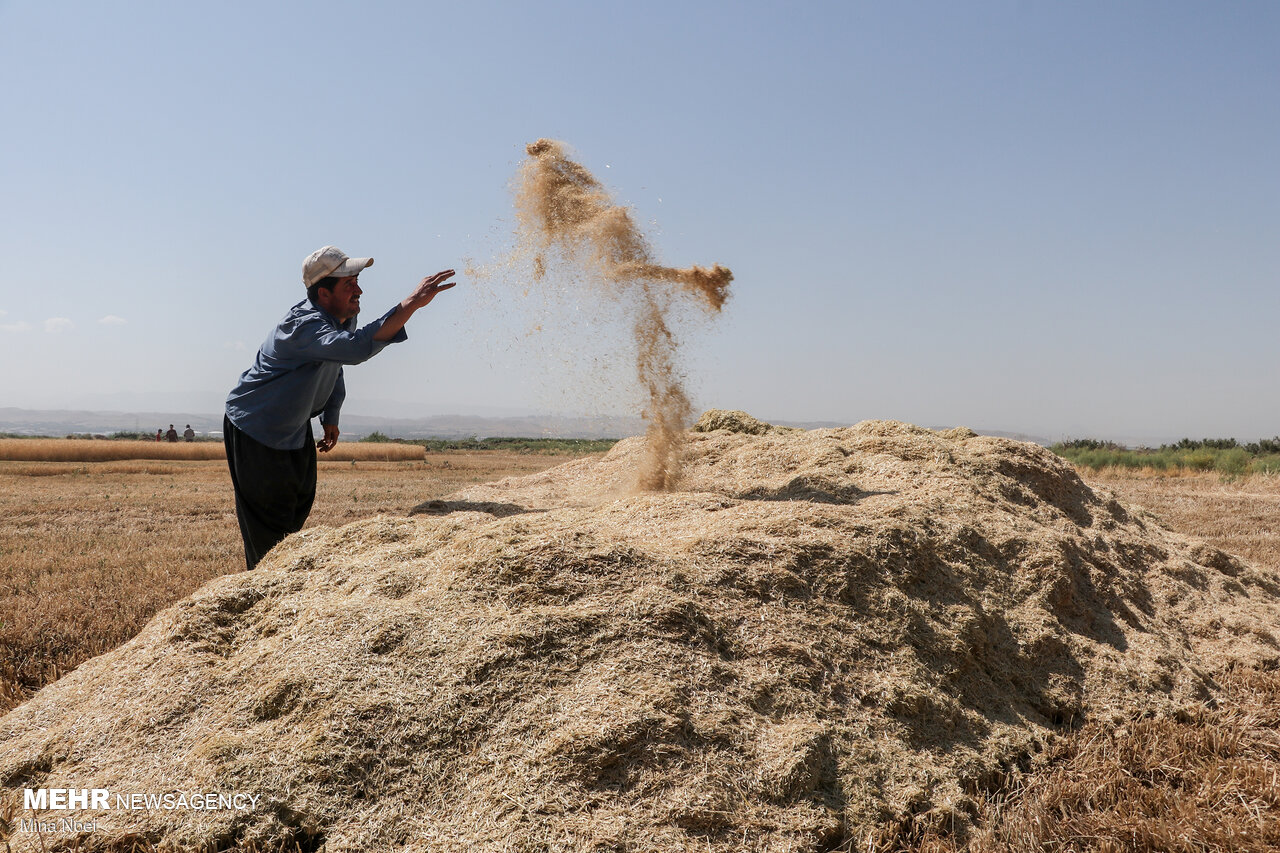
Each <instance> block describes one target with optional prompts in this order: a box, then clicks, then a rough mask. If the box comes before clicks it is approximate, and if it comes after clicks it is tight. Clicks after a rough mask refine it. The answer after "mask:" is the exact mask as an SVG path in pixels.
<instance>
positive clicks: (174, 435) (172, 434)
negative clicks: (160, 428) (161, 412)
mask: <svg viewBox="0 0 1280 853" xmlns="http://www.w3.org/2000/svg"><path fill="white" fill-rule="evenodd" d="M164 437H165V440H166V441H168V442H170V443H173V442H175V441H177V440H178V431H177V430H176V429H174V428H173V424H169V431H168V432H166V433H165V434H164Z"/></svg>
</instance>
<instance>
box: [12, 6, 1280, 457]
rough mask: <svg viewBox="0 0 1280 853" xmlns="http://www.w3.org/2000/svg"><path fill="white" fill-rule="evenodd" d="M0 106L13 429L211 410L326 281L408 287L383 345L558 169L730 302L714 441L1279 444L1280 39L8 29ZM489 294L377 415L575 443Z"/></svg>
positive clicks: (301, 19) (1065, 15) (1104, 26)
mask: <svg viewBox="0 0 1280 853" xmlns="http://www.w3.org/2000/svg"><path fill="white" fill-rule="evenodd" d="M0 92H3V104H2V106H3V110H2V113H0V115H2V116H3V117H2V118H0V122H2V125H3V133H2V134H0V155H2V156H0V187H3V189H2V190H0V253H2V254H3V257H4V269H3V276H2V277H0V289H2V290H0V292H3V294H4V298H3V300H0V359H3V363H4V365H5V366H6V368H7V369H5V370H4V371H3V372H2V373H0V406H4V405H12V406H20V407H26V408H51V407H59V408H116V409H137V408H146V409H152V410H155V409H157V408H159V409H161V410H163V409H164V407H165V406H171V407H174V408H179V409H180V410H183V411H208V412H211V413H213V412H217V411H220V410H221V407H222V400H223V398H224V397H225V395H226V392H227V391H228V390H229V389H230V387H231V386H232V385H233V384H234V382H235V380H236V377H237V376H238V375H239V373H240V372H241V371H242V370H244V369H245V368H246V367H247V366H248V365H249V363H250V362H251V360H252V356H253V351H254V350H255V349H256V348H257V346H258V344H259V343H260V342H261V341H262V339H263V338H264V337H265V335H266V333H267V332H268V330H269V329H270V327H271V326H272V324H273V323H274V322H275V320H277V319H278V318H279V317H280V316H281V315H283V313H284V312H285V311H286V310H287V308H288V307H289V306H290V305H291V304H292V303H293V302H295V301H297V300H298V299H300V298H302V296H303V293H302V290H303V288H302V285H301V282H300V267H301V262H302V260H303V258H304V257H305V256H306V255H307V254H308V253H310V252H311V251H312V250H313V249H316V248H318V247H320V246H321V245H324V244H326V243H332V244H335V245H338V246H339V247H341V248H343V249H344V250H346V251H347V252H349V253H351V254H353V255H372V256H373V257H375V258H376V259H377V263H376V265H375V266H374V267H373V268H371V269H369V270H368V271H367V272H366V273H365V274H364V275H363V276H362V278H361V281H362V284H363V286H364V289H365V298H364V304H365V313H364V315H363V316H364V317H365V318H366V319H372V317H373V316H376V314H380V313H382V311H383V310H385V309H386V308H389V307H390V306H391V305H393V304H394V303H395V302H397V301H399V299H400V298H401V297H403V296H404V295H406V294H407V293H408V292H409V290H411V289H412V286H413V285H414V283H416V281H417V280H418V279H419V278H420V277H422V276H423V275H426V274H428V273H431V272H434V271H436V270H439V269H444V268H447V267H456V268H458V269H460V270H461V269H462V268H463V266H464V265H465V264H466V263H467V261H468V259H470V260H473V261H478V262H483V261H485V260H487V259H488V258H489V257H491V256H492V255H493V254H494V253H495V252H497V251H499V250H500V249H501V247H502V246H503V243H504V240H505V239H506V237H507V235H508V234H509V233H510V229H511V220H512V207H511V196H510V188H509V184H510V181H511V179H512V176H513V174H514V172H515V170H516V168H517V167H518V165H519V162H520V160H521V159H522V157H523V147H524V144H525V143H527V142H530V141H532V140H534V139H537V138H539V137H543V136H548V137H553V138H557V139H561V140H564V141H566V142H568V143H569V144H570V145H571V146H573V149H574V150H575V152H576V154H577V157H578V159H579V160H580V161H581V162H582V163H583V164H584V165H586V166H587V167H588V168H590V169H591V170H592V171H593V172H594V173H595V174H596V175H597V176H598V177H599V178H600V179H601V180H602V181H603V182H605V184H606V185H607V186H608V187H609V188H610V189H611V190H612V191H613V192H614V193H615V194H616V196H617V198H618V200H619V201H620V202H621V203H623V204H626V205H628V206H630V207H631V208H632V209H633V211H634V213H635V216H636V219H637V220H638V221H640V222H643V223H646V225H647V227H648V229H649V231H648V233H649V236H650V239H651V241H652V242H653V244H654V247H655V249H656V251H657V253H658V255H659V256H660V257H661V259H662V260H663V261H665V262H668V263H671V264H673V265H678V266H684V265H687V264H692V263H698V264H711V263H721V264H724V265H726V266H728V267H730V268H732V269H733V270H734V273H735V276H736V279H735V282H734V285H733V295H732V299H731V302H730V304H729V305H728V306H727V307H726V309H725V311H724V313H723V315H721V316H720V317H718V318H716V319H715V320H714V321H713V322H710V323H694V324H689V325H687V326H684V327H682V329H681V334H682V337H683V339H684V341H685V346H684V349H683V357H684V369H685V372H686V373H687V376H688V387H689V390H690V392H691V396H692V397H693V398H694V402H695V406H696V407H697V408H699V409H700V408H705V407H710V406H716V407H721V408H739V409H745V410H747V411H750V412H751V413H752V414H755V415H757V416H758V417H762V418H766V419H790V420H829V421H842V422H848V423H852V422H856V421H858V420H862V419H865V418H894V419H900V420H906V421H911V422H914V423H919V424H924V425H930V426H949V425H956V424H965V425H969V426H972V427H974V428H977V429H1003V430H1015V431H1024V432H1029V433H1033V434H1036V435H1041V436H1046V437H1049V438H1058V437H1067V436H1072V437H1078V436H1085V435H1088V436H1096V437H1109V438H1133V437H1137V438H1143V437H1178V436H1182V435H1192V436H1196V437H1199V436H1235V437H1237V438H1239V439H1241V440H1248V439H1254V438H1259V437H1270V436H1273V435H1276V434H1277V433H1280V383H1278V382H1277V369H1276V365H1277V363H1278V362H1280V335H1278V334H1277V327H1278V325H1280V323H1278V320H1280V286H1278V285H1280V97H1278V96H1277V92H1280V4H1276V3H1272V2H1262V1H1261V0H1259V2H1252V3H1246V2H1222V3H1203V2H1195V3H1191V2H1167V0H1161V2H1110V0H1108V2H1082V3H1070V4H1064V3H1048V2H972V3H955V2H950V0H946V2H912V3H897V2H879V3H865V2H850V1H849V0H846V2H830V3H822V2H812V3H780V2H770V3H763V2H750V0H747V2H743V0H735V2H689V0H681V2H665V0H664V2H646V3H615V2H602V0H594V2H557V1H556V0H548V2H539V3H515V2H511V3H492V2H468V3H452V4H437V3H431V4H428V3H416V2H376V0H373V2H367V1H366V2H361V3H335V2H306V3H304V2H260V0H259V2H222V3H202V4H194V3H175V2H172V0H165V1H164V2H127V1H126V2H120V3H99V2H59V3H47V2H6V0H0ZM493 288H494V286H493V285H492V284H484V283H482V282H471V281H468V279H467V277H466V276H460V284H459V286H458V287H457V288H455V289H454V290H452V291H449V292H448V293H445V294H442V295H441V296H440V297H439V298H438V299H437V300H436V302H435V303H434V304H432V305H431V306H429V307H428V308H427V309H425V310H424V311H423V312H421V313H419V315H418V316H416V317H415V318H414V319H413V320H412V322H411V323H410V326H409V333H410V340H409V341H408V342H406V343H404V344H401V345H397V346H395V347H392V348H390V349H388V350H387V351H386V352H384V353H383V354H381V355H379V356H378V357H377V358H375V359H374V360H372V361H371V362H369V363H367V364H365V365H361V366H359V367H355V368H352V369H350V370H349V371H348V374H347V384H348V388H349V396H348V403H347V407H346V411H348V412H352V411H357V412H360V413H362V414H369V415H389V416H394V415H407V414H430V413H450V412H456V413H479V414H485V413H494V412H524V411H545V410H549V409H552V408H556V407H557V406H562V402H561V401H563V400H564V399H566V397H565V396H564V395H558V394H557V393H556V387H555V386H556V385H557V384H558V383H569V384H572V383H573V382H574V381H577V380H575V379H574V378H573V377H574V374H575V372H578V371H575V370H572V369H569V370H566V369H564V365H563V363H564V362H565V361H572V355H573V353H572V352H571V351H570V352H568V353H563V352H562V353H561V358H559V359H557V358H554V357H548V356H549V353H548V350H549V349H554V348H555V347H551V348H549V347H548V346H546V345H542V346H538V345H531V346H526V342H527V341H528V340H529V338H530V332H529V329H528V328H527V326H528V316H529V314H528V312H525V311H524V310H523V309H522V308H520V307H519V305H518V304H517V302H518V300H519V299H520V298H521V297H520V296H519V292H518V288H516V289H511V290H509V291H502V290H494V289H493ZM560 348H561V349H563V347H560ZM570 349H571V348H570ZM624 350H625V341H620V343H619V352H623V351H624ZM571 396H572V395H570V397H571ZM579 399H584V398H582V397H581V395H579ZM615 404H616V401H615V402H608V403H606V402H602V403H599V405H600V406H602V407H608V406H611V405H615ZM584 405H593V404H592V403H586V404H584Z"/></svg>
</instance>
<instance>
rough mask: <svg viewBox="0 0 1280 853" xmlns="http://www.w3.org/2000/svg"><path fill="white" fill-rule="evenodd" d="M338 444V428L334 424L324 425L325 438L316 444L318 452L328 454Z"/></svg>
mask: <svg viewBox="0 0 1280 853" xmlns="http://www.w3.org/2000/svg"><path fill="white" fill-rule="evenodd" d="M337 443H338V428H337V427H336V426H334V425H333V424H325V425H324V438H322V439H320V440H319V441H317V442H316V450H319V451H320V452H321V453H328V452H329V451H330V450H333V446H334V445H335V444H337Z"/></svg>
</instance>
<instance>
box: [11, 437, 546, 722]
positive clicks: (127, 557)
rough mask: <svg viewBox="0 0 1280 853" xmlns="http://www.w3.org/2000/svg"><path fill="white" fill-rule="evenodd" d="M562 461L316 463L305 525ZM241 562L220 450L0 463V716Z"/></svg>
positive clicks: (476, 457)
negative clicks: (217, 456) (208, 457)
mask: <svg viewBox="0 0 1280 853" xmlns="http://www.w3.org/2000/svg"><path fill="white" fill-rule="evenodd" d="M109 443H110V442H97V444H109ZM175 446H176V447H181V446H182V445H175ZM218 449H219V450H220V449H221V447H220V446H219V447H218ZM568 458H571V457H568V456H554V455H526V454H515V453H503V452H497V451H486V452H478V453H465V452H449V453H432V454H428V455H427V457H426V459H425V461H423V462H364V461H357V462H351V461H345V462H321V463H320V477H319V480H320V482H319V487H318V490H317V495H316V504H315V508H314V510H313V511H312V513H311V519H310V521H309V522H308V524H309V525H315V524H325V525H340V524H345V523H347V522H349V521H352V520H353V519H356V518H363V517H366V516H370V515H376V514H378V513H386V514H389V515H405V514H407V513H408V511H409V510H410V509H411V508H412V507H414V506H415V505H417V504H419V503H421V502H422V501H424V500H428V499H431V498H438V497H443V496H445V495H447V494H449V493H451V492H453V491H455V490H457V489H459V488H462V487H464V486H468V485H471V484H473V483H480V482H486V481H489V480H493V479H496V478H499V477H503V476H508V475H513V474H529V473H533V472H535V471H541V470H543V469H545V468H549V467H551V466H553V465H557V464H560V463H561V462H563V461H565V460H566V459H568ZM243 568H244V552H243V551H242V550H241V544H240V533H239V528H238V527H237V525H236V517H235V504H234V501H233V498H232V493H231V481H230V478H229V477H228V475H227V468H226V463H225V462H223V461H221V460H217V461H180V460H164V461H111V462H0V713H3V712H4V711H7V710H8V709H9V708H12V707H13V706H15V705H17V704H18V703H19V702H21V701H22V700H23V699H25V698H26V697H27V696H29V695H31V694H32V693H33V692H34V691H35V690H37V689H39V688H40V687H41V686H43V685H45V684H47V683H49V682H50V681H53V680H55V679H57V678H58V677H59V676H60V675H61V674H62V673H64V672H66V671H68V670H69V669H72V668H74V667H75V666H77V665H78V664H79V663H81V662H82V661H84V660H86V659H88V658H90V657H93V656H95V655H98V654H101V653H102V652H104V651H106V650H108V649H111V648H114V647H116V646H118V645H119V644H120V643H122V642H124V641H125V640H127V639H129V638H130V637H132V636H133V635H134V634H136V633H137V632H138V630H139V629H140V628H141V627H142V626H143V625H144V624H146V622H147V620H148V619H150V618H151V616H152V615H153V614H155V613H156V611H158V610H160V609H162V608H164V607H167V606H168V605H170V604H172V603H173V602H175V601H178V600H180V599H182V598H185V597H186V596H188V595H190V594H191V593H192V592H193V591H194V590H195V589H197V588H198V587H200V586H201V585H203V584H204V583H205V582H206V581H208V580H210V579H211V578H214V577H217V576H218V575H222V574H226V573H227V572H234V571H240V570H242V569H243Z"/></svg>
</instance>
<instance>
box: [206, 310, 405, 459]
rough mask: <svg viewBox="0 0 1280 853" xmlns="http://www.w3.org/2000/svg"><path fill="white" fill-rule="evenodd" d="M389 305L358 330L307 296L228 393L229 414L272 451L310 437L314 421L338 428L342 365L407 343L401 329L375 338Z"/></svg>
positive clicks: (344, 389)
mask: <svg viewBox="0 0 1280 853" xmlns="http://www.w3.org/2000/svg"><path fill="white" fill-rule="evenodd" d="M395 310H396V309H395V308H392V309H391V310H390V311H388V312H387V313H386V314H383V315H382V316H381V317H379V318H378V319H377V320H374V321H373V322H372V323H370V324H369V325H367V326H365V327H364V328H362V329H357V328H356V318H355V317H352V318H351V319H349V320H347V321H346V322H345V323H339V322H338V320H337V318H336V317H334V316H333V315H332V314H330V313H329V312H328V311H325V310H324V309H323V308H321V307H319V306H318V305H315V304H314V303H313V302H312V301H311V300H310V299H304V300H302V301H301V302H299V303H298V304H297V305H295V306H293V307H292V308H290V309H289V313H288V314H286V315H285V317H284V319H283V320H281V321H280V323H279V324H278V325H277V326H276V327H275V329H273V330H272V332H271V334H270V335H268V336H267V339H266V341H264V342H263V344H262V348H261V349H259V350H258V357H257V358H256V359H254V362H253V366H252V367H250V368H249V369H248V370H246V371H245V372H244V373H242V374H240V381H239V382H237V383H236V387H235V388H233V389H231V393H230V394H228V395H227V418H228V419H229V420H230V421H231V423H233V424H235V425H236V427H237V428H238V429H240V430H241V431H242V432H244V433H245V434H247V435H248V436H249V437H250V438H252V439H254V440H255V441H259V442H261V443H262V444H265V445H267V446H268V447H274V448H275V449H277V450H297V449H299V448H301V447H303V446H305V445H306V443H307V439H309V438H311V419H312V418H314V417H315V416H316V415H319V416H320V422H321V423H322V424H326V425H332V426H337V425H338V412H339V411H340V410H341V409H342V401H343V400H344V399H346V396H347V386H346V383H345V382H344V380H343V378H342V366H343V365H344V364H359V363H360V362H362V361H368V360H369V359H371V358H373V357H374V356H375V355H377V354H378V353H380V352H382V350H383V348H384V347H385V346H386V345H387V344H389V343H400V342H401V341H404V340H408V338H409V335H408V334H407V333H406V332H405V330H404V329H401V330H400V331H398V332H396V334H395V337H393V338H392V339H391V340H389V341H375V340H374V339H373V336H374V335H375V334H376V333H377V331H378V330H379V329H381V328H382V324H383V323H384V322H385V321H386V319H387V318H388V317H390V316H391V315H392V314H393V313H395Z"/></svg>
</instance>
